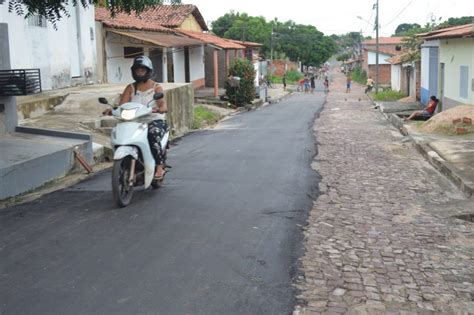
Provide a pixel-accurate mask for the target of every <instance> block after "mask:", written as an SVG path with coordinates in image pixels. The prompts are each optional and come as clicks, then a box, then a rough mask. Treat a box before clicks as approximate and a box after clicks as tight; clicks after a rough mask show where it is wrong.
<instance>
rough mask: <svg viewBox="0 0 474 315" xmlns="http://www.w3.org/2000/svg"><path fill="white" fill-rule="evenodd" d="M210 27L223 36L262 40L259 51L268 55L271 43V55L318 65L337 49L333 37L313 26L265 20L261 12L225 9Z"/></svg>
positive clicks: (259, 41) (258, 41)
mask: <svg viewBox="0 0 474 315" xmlns="http://www.w3.org/2000/svg"><path fill="white" fill-rule="evenodd" d="M272 29H273V36H272ZM212 30H213V32H214V33H215V34H216V35H218V36H221V37H224V38H229V39H236V40H246V41H251V42H257V43H261V44H262V45H263V46H262V48H261V49H260V53H261V54H262V55H263V56H265V57H267V58H268V57H270V52H271V48H272V44H273V56H274V57H275V56H288V58H289V59H290V60H293V61H296V60H300V61H302V62H303V63H304V64H307V65H315V66H317V65H320V64H322V63H324V62H325V61H327V60H328V59H329V58H330V57H331V56H332V55H333V54H334V53H335V52H336V50H337V49H336V48H337V47H336V44H335V41H334V39H333V38H331V37H329V36H324V34H323V33H321V32H320V31H318V30H317V29H316V28H315V27H314V26H311V25H302V24H296V23H295V22H293V21H286V22H280V21H278V20H277V19H274V20H271V21H266V20H265V18H264V17H262V16H250V15H248V14H246V13H235V12H233V11H231V12H230V13H226V14H225V15H224V16H221V17H220V18H218V19H217V20H216V21H215V22H214V23H212Z"/></svg>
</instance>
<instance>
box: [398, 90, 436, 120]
mask: <svg viewBox="0 0 474 315" xmlns="http://www.w3.org/2000/svg"><path fill="white" fill-rule="evenodd" d="M438 103H439V99H437V98H436V96H434V95H433V96H431V98H430V101H429V103H428V106H426V108H425V109H423V110H416V111H414V112H413V113H412V114H411V115H410V116H408V117H407V118H405V120H412V119H413V118H415V117H422V118H424V119H429V118H431V116H433V114H434V111H435V110H436V106H438Z"/></svg>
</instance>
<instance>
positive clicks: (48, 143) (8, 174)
mask: <svg viewBox="0 0 474 315" xmlns="http://www.w3.org/2000/svg"><path fill="white" fill-rule="evenodd" d="M17 130H18V131H20V132H15V133H13V134H9V135H6V136H3V137H1V138H0V146H1V148H2V152H1V154H0V200H2V199H6V198H9V197H13V196H16V195H19V194H22V193H25V192H28V191H31V190H33V189H35V188H38V187H40V186H42V185H44V184H45V183H47V182H50V181H52V180H54V179H57V178H61V177H64V176H65V175H67V174H68V173H71V172H74V171H78V170H81V169H82V166H80V164H79V163H78V162H77V161H76V159H75V157H74V151H75V150H77V151H78V152H79V153H80V154H81V155H82V156H83V157H84V158H85V160H86V161H87V162H88V163H89V164H91V165H92V164H94V158H93V150H92V142H91V140H90V136H89V135H85V134H74V133H67V132H57V131H50V130H46V129H35V128H27V127H18V129H17Z"/></svg>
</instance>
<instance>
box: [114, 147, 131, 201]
mask: <svg viewBox="0 0 474 315" xmlns="http://www.w3.org/2000/svg"><path fill="white" fill-rule="evenodd" d="M131 161H132V157H131V156H126V157H124V158H123V159H121V160H116V161H114V166H113V169H112V195H113V197H114V201H115V203H116V204H117V205H118V206H119V207H121V208H123V207H126V206H128V205H129V204H130V201H131V200H132V195H133V185H129V181H128V180H129V177H130V166H131Z"/></svg>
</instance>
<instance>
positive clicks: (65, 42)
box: [0, 3, 96, 90]
mask: <svg viewBox="0 0 474 315" xmlns="http://www.w3.org/2000/svg"><path fill="white" fill-rule="evenodd" d="M66 10H67V11H68V13H69V17H63V18H62V19H61V20H60V21H58V22H57V23H56V26H53V25H52V24H51V23H50V22H48V21H46V19H45V18H44V17H43V16H38V15H32V16H30V17H28V18H26V19H25V18H24V17H23V16H18V15H17V14H16V13H14V12H8V4H7V3H4V4H0V21H2V24H3V27H8V30H9V31H8V32H9V33H10V36H9V38H10V40H9V41H8V43H3V44H6V45H7V46H8V50H9V53H10V59H11V65H10V66H11V69H31V68H39V69H40V75H41V87H42V89H43V90H51V89H58V88H63V87H69V86H72V85H76V84H82V83H93V82H95V81H96V73H95V69H96V50H95V47H96V42H95V41H96V34H95V29H94V8H93V7H89V8H83V7H82V6H80V5H78V6H73V5H72V3H69V4H67V5H66ZM13 31H14V32H13Z"/></svg>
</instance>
